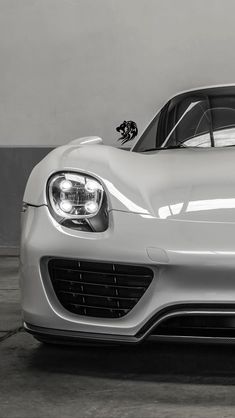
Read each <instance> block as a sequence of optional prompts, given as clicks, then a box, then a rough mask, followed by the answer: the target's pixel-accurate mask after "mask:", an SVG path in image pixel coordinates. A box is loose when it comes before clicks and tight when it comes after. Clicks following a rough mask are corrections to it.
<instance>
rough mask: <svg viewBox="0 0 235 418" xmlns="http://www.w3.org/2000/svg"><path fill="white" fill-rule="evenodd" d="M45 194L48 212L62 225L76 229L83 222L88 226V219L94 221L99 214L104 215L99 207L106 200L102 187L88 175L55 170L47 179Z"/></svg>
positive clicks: (89, 222) (89, 221)
mask: <svg viewBox="0 0 235 418" xmlns="http://www.w3.org/2000/svg"><path fill="white" fill-rule="evenodd" d="M47 195H48V201H49V207H50V210H51V212H52V214H53V215H54V217H55V218H56V220H57V221H58V222H59V223H61V224H65V225H66V226H69V225H70V227H74V228H75V227H76V229H77V228H78V227H77V226H78V225H82V224H84V221H85V224H86V223H88V224H89V225H92V223H91V219H92V218H94V220H95V223H97V220H98V218H97V217H98V215H99V213H101V216H103V215H104V213H103V212H104V208H103V207H102V206H103V204H104V203H105V202H106V199H105V193H104V189H103V186H102V184H101V183H100V182H99V181H98V180H96V179H95V178H93V177H91V176H89V175H86V174H80V173H73V172H60V173H56V174H54V175H53V176H52V177H51V178H50V179H49V181H48V187H47ZM105 206H106V205H105ZM101 209H102V210H101ZM106 209H107V208H106ZM106 212H107V210H106ZM79 229H82V228H79ZM105 229H106V228H105Z"/></svg>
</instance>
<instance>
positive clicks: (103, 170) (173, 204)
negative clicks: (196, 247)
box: [24, 145, 235, 222]
mask: <svg viewBox="0 0 235 418" xmlns="http://www.w3.org/2000/svg"><path fill="white" fill-rule="evenodd" d="M63 170H74V171H79V172H86V173H89V174H91V175H94V176H95V177H97V178H99V179H100V181H101V182H102V183H103V185H104V188H105V189H106V192H107V195H108V200H109V207H110V209H111V210H121V211H128V212H133V213H140V214H142V215H144V216H146V217H154V218H158V219H160V220H164V219H168V220H182V221H187V220H189V221H205V222H206V221H207V222H208V221H211V222H225V221H226V222H234V221H235V148H232V147H231V148H208V149H206V148H204V149H203V148H197V149H196V148H194V149H192V148H191V149H171V150H170V149H169V150H161V151H154V152H149V153H142V154H140V153H135V152H128V151H124V150H121V149H117V148H113V147H108V146H101V145H94V146H83V147H78V146H74V145H67V146H63V147H59V148H57V149H55V150H54V151H52V152H51V153H50V154H49V155H48V156H47V157H46V158H44V160H42V161H41V162H40V163H39V164H38V165H37V166H36V167H35V168H34V170H33V172H32V174H31V176H30V178H29V181H28V184H27V187H26V191H25V195H24V201H25V202H27V203H30V204H33V205H35V206H40V205H43V204H47V200H46V183H47V180H48V178H49V177H50V175H51V174H53V173H54V172H56V171H63Z"/></svg>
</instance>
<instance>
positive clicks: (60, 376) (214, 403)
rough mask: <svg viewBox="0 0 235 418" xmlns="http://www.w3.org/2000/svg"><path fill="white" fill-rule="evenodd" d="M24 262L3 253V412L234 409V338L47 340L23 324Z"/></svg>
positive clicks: (142, 416)
mask: <svg viewBox="0 0 235 418" xmlns="http://www.w3.org/2000/svg"><path fill="white" fill-rule="evenodd" d="M17 270H18V260H17V259H16V258H12V257H11V258H10V257H9V258H3V257H2V258H0V417H1V418H25V417H30V418H67V417H68V418H70V417H71V418H74V417H81V418H85V417H105V418H112V417H115V418H116V417H120V418H126V417H133V418H134V417H135V418H136V417H139V418H148V417H161V418H166V417H171V418H172V417H179V418H184V417H187V418H190V417H193V418H195V417H203V418H206V417H213V418H214V417H219V418H222V417H231V418H232V417H233V418H234V417H235V346H234V347H233V346H206V345H186V344H185V345H183V344H146V345H142V346H138V347H103V348H100V347H99V348H98V347H93V348H92V347H80V348H78V347H52V346H51V347H44V346H43V345H41V344H40V343H38V342H37V341H35V340H34V339H33V337H31V336H30V335H28V334H26V333H24V332H22V331H21V330H20V326H21V319H20V302H19V290H18V272H17ZM11 330H12V331H13V332H12V334H13V335H10V334H9V333H8V332H9V331H11ZM3 338H4V340H3Z"/></svg>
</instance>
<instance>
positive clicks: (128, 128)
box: [116, 120, 138, 145]
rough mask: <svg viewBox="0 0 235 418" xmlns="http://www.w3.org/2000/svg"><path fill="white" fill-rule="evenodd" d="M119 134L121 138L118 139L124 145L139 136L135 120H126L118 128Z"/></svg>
mask: <svg viewBox="0 0 235 418" xmlns="http://www.w3.org/2000/svg"><path fill="white" fill-rule="evenodd" d="M116 131H117V132H120V134H121V137H120V138H118V141H121V143H122V145H124V144H126V142H129V141H131V140H132V139H134V138H135V137H136V136H137V135H138V128H137V125H136V123H135V122H133V120H128V121H126V120H124V121H123V122H122V123H121V125H120V126H118V127H117V128H116Z"/></svg>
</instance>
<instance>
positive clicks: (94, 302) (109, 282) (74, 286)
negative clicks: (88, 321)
mask: <svg viewBox="0 0 235 418" xmlns="http://www.w3.org/2000/svg"><path fill="white" fill-rule="evenodd" d="M48 269H49V275H50V278H51V282H52V285H53V288H54V291H55V293H56V296H57V298H58V300H59V302H60V303H61V305H62V306H63V307H64V308H65V309H67V310H68V311H70V312H73V313H75V314H78V315H85V316H92V317H99V318H102V317H105V318H120V317H122V316H124V315H126V314H127V313H128V312H130V310H131V309H132V308H133V307H134V306H135V305H136V304H137V302H138V301H139V300H140V298H141V297H142V296H143V294H144V293H145V291H146V290H147V288H148V287H149V285H150V283H151V282H152V279H153V271H152V270H151V269H149V268H147V267H142V266H133V265H126V264H116V263H115V264H113V263H96V262H91V261H77V260H71V259H59V258H58V259H51V260H50V261H49V262H48Z"/></svg>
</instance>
